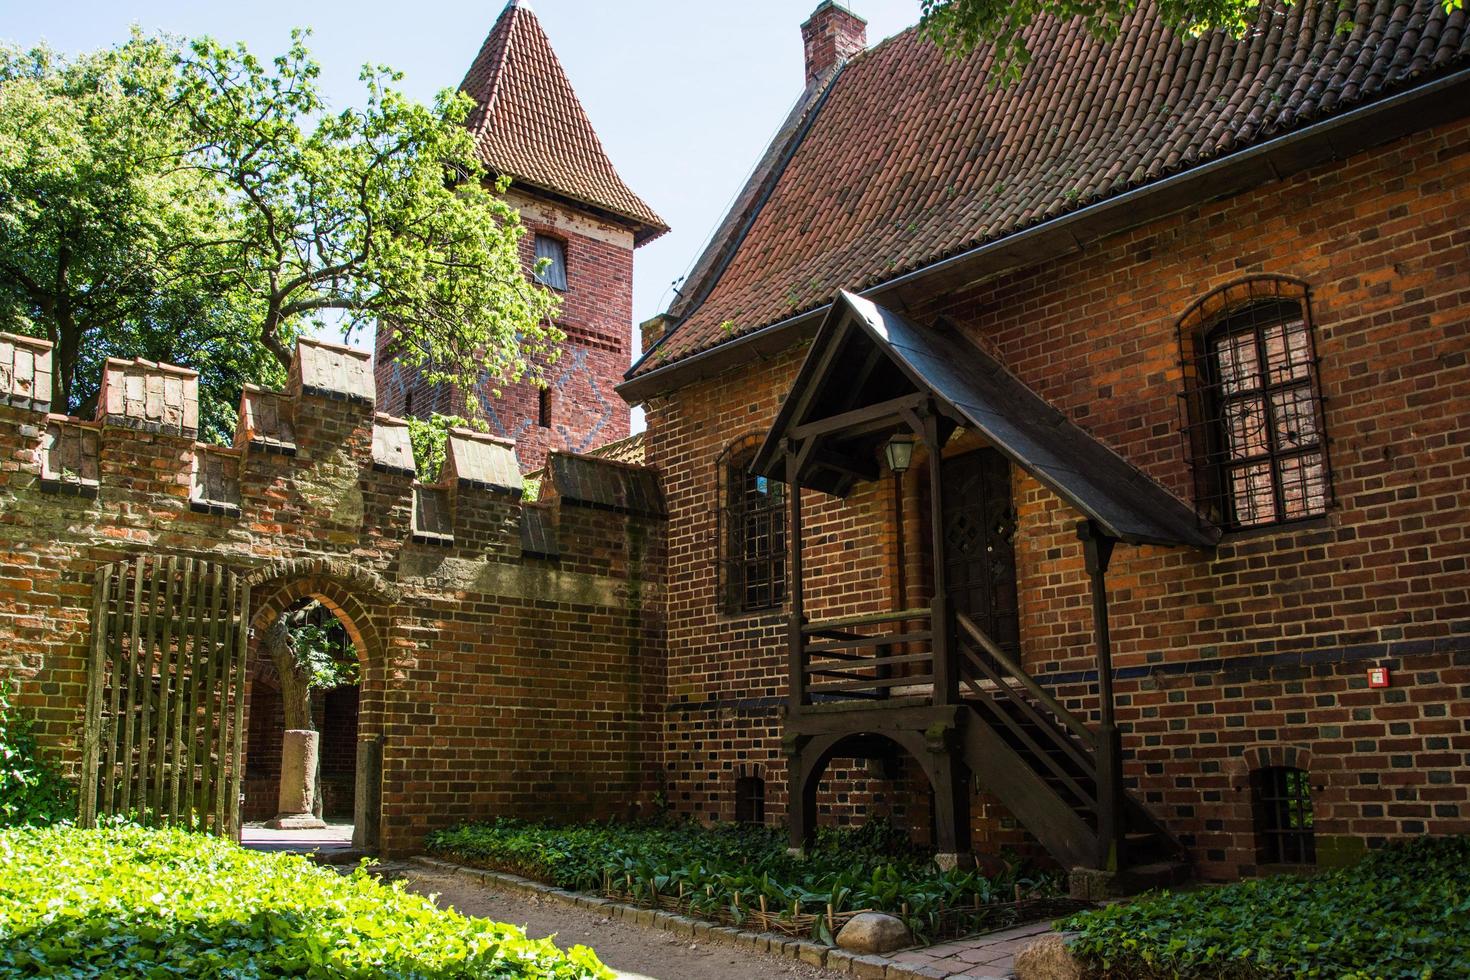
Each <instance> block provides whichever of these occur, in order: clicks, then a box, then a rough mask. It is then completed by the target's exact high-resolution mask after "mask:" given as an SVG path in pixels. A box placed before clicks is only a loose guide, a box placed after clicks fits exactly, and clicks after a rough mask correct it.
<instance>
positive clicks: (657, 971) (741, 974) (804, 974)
mask: <svg viewBox="0 0 1470 980" xmlns="http://www.w3.org/2000/svg"><path fill="white" fill-rule="evenodd" d="M380 873H381V874H382V875H383V876H384V877H385V878H401V879H403V880H404V881H405V883H406V884H407V886H408V888H409V889H410V890H412V891H415V892H418V893H419V894H422V895H433V896H435V901H436V902H437V903H438V904H439V905H440V906H442V907H445V908H449V907H452V908H454V909H455V910H457V911H459V912H462V913H463V914H465V915H474V916H483V917H485V918H489V919H495V920H496V921H498V922H511V923H514V924H515V925H518V926H524V927H525V929H526V932H527V933H528V934H529V935H531V936H534V937H539V936H548V935H551V934H552V933H555V934H556V944H557V945H558V946H562V947H566V946H575V945H577V944H578V943H580V944H582V945H584V946H591V947H592V948H593V949H595V950H596V951H597V955H598V957H599V958H601V960H602V961H603V962H604V963H606V964H607V965H608V966H610V967H612V968H613V969H614V970H616V971H617V972H618V975H619V976H620V977H623V978H625V980H762V978H765V977H778V978H789V980H838V978H840V977H847V978H848V980H851V978H850V977H848V975H847V974H845V973H833V972H831V971H830V970H821V969H817V968H816V967H812V966H808V965H806V964H805V963H798V962H796V961H794V960H787V959H782V958H780V957H775V956H769V955H765V954H761V953H756V952H754V951H753V950H748V949H741V948H739V947H736V946H727V945H725V944H723V943H709V942H697V941H695V940H693V939H690V938H689V937H688V936H676V935H674V934H673V933H669V932H664V931H663V930H660V929H648V928H644V927H642V926H635V925H631V924H628V923H624V922H622V921H621V920H618V919H610V918H607V917H606V916H603V915H599V914H597V913H595V912H592V911H589V910H587V909H579V908H576V907H574V906H569V905H563V904H562V903H560V902H554V901H549V900H547V899H542V898H539V897H537V896H534V895H518V894H512V893H509V892H502V891H498V890H496V889H494V888H486V887H483V886H480V885H477V884H475V883H474V882H471V881H466V880H465V879H463V878H458V877H455V876H454V875H450V874H444V873H443V872H439V871H435V870H433V869H431V868H425V867H422V866H420V865H414V864H397V863H393V864H388V865H384V866H382V867H381V871H380Z"/></svg>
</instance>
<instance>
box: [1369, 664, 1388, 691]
mask: <svg viewBox="0 0 1470 980" xmlns="http://www.w3.org/2000/svg"><path fill="white" fill-rule="evenodd" d="M1388 680H1389V678H1388V668H1387V667H1369V668H1368V686H1369V687H1388Z"/></svg>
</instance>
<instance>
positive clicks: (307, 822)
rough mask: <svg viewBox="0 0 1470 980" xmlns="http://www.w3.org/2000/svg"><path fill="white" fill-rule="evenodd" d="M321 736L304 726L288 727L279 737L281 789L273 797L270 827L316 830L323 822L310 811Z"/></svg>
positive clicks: (276, 828)
mask: <svg viewBox="0 0 1470 980" xmlns="http://www.w3.org/2000/svg"><path fill="white" fill-rule="evenodd" d="M320 751H321V736H320V735H318V734H317V733H316V732H313V731H310V730H307V729H288V730H287V731H286V733H285V734H284V736H283V737H282V739H281V792H280V795H279V796H278V797H277V798H276V810H277V813H276V818H275V819H274V820H272V821H271V822H270V823H268V824H267V825H266V826H268V827H270V828H272V829H273V830H320V829H321V828H323V827H325V826H326V824H325V823H323V822H322V820H321V818H320V817H318V816H317V815H316V814H315V813H313V812H312V807H313V804H314V801H315V800H316V764H317V755H318V753H319V752H320Z"/></svg>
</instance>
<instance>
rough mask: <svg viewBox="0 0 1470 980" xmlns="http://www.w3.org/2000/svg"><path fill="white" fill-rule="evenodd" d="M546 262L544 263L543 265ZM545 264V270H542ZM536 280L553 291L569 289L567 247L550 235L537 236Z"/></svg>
mask: <svg viewBox="0 0 1470 980" xmlns="http://www.w3.org/2000/svg"><path fill="white" fill-rule="evenodd" d="M543 260H544V263H543ZM543 264H544V268H541V267H542V266H543ZM536 265H537V267H538V268H540V271H539V272H537V273H536V280H537V281H538V282H540V283H541V284H542V285H543V286H550V287H551V288H552V289H561V290H565V289H566V288H567V247H566V245H564V244H563V243H562V242H561V241H559V240H558V239H555V238H552V237H550V236H549V235H537V236H536Z"/></svg>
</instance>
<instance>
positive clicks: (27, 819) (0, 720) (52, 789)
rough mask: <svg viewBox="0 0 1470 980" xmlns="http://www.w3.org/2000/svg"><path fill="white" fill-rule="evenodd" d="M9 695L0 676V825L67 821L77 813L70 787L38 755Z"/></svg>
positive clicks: (6, 681)
mask: <svg viewBox="0 0 1470 980" xmlns="http://www.w3.org/2000/svg"><path fill="white" fill-rule="evenodd" d="M12 696H13V688H12V685H11V681H10V680H9V678H5V679H0V827H11V826H18V825H27V824H52V823H58V822H60V821H63V820H68V819H70V818H71V817H72V816H74V815H75V813H76V807H75V804H74V801H73V795H72V790H71V786H70V784H68V783H67V782H66V781H65V780H64V779H62V778H61V772H60V771H59V770H58V769H57V768H56V766H55V765H53V764H52V763H51V761H50V760H48V759H45V758H42V757H41V755H40V753H39V752H38V750H37V748H36V738H35V735H34V734H32V732H31V725H30V722H29V721H27V720H26V719H25V718H23V717H21V715H20V713H19V711H18V710H17V709H16V707H15V705H14V704H13V703H12V702H11V697H12Z"/></svg>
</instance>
